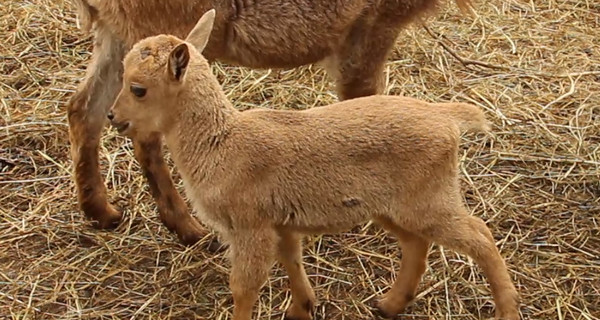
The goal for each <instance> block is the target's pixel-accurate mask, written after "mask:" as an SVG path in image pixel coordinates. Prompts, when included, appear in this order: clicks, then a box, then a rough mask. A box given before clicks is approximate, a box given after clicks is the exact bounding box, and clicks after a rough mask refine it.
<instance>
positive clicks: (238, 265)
mask: <svg viewBox="0 0 600 320" xmlns="http://www.w3.org/2000/svg"><path fill="white" fill-rule="evenodd" d="M230 239H231V242H230V245H231V247H230V248H231V249H230V250H231V276H230V280H229V286H230V288H231V293H232V294H233V320H250V319H252V310H253V308H254V304H255V303H256V301H257V300H258V294H259V292H260V289H261V288H262V286H263V285H264V283H265V281H267V277H268V274H269V270H270V269H271V266H272V265H273V261H274V260H275V252H276V250H277V234H276V233H275V231H274V230H273V229H268V228H265V229H262V228H256V229H242V230H235V232H234V233H233V234H232V235H231V236H230Z"/></svg>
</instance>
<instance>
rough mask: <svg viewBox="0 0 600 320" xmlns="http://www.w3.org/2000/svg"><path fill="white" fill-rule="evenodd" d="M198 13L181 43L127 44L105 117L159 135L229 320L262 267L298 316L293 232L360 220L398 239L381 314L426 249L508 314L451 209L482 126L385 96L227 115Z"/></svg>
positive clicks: (451, 108)
mask: <svg viewBox="0 0 600 320" xmlns="http://www.w3.org/2000/svg"><path fill="white" fill-rule="evenodd" d="M213 19H214V11H213V10H211V11H208V12H207V13H206V14H205V15H204V16H203V17H202V18H201V19H200V20H199V22H198V25H197V27H196V28H195V29H194V30H192V32H191V33H190V35H189V36H188V37H187V38H186V41H185V42H184V41H182V40H179V38H176V37H173V36H167V35H160V36H154V37H151V38H148V39H145V40H143V41H141V42H140V43H138V44H136V45H135V46H134V47H133V48H132V50H131V51H130V52H129V53H128V54H127V56H126V57H125V61H124V68H125V71H124V78H123V86H122V89H121V91H120V93H119V95H118V96H117V98H116V101H115V103H114V105H113V107H112V108H111V110H110V112H109V113H108V118H109V119H110V120H111V121H112V124H113V126H114V127H116V128H117V130H118V131H119V132H120V133H121V134H124V135H127V136H130V137H136V138H143V137H148V136H164V137H165V141H166V144H167V146H168V148H169V150H170V152H171V153H172V155H173V159H174V162H175V165H176V167H177V168H178V170H179V171H180V172H181V175H182V178H183V181H184V186H185V191H186V194H187V195H188V197H189V199H190V200H191V202H192V204H193V207H194V209H195V211H196V213H197V214H198V215H199V216H200V220H201V221H203V222H205V223H206V224H208V225H209V226H211V227H212V228H213V229H215V230H217V231H218V233H219V234H220V235H221V236H222V238H223V240H224V241H225V242H226V243H228V244H229V245H230V254H231V255H230V258H231V262H232V270H231V277H230V288H231V291H232V294H233V301H234V309H233V319H234V320H249V319H250V318H251V316H252V309H253V306H254V304H255V302H256V300H257V298H258V294H259V290H260V288H261V287H262V285H263V284H264V282H265V281H266V279H267V275H268V272H269V269H270V267H271V266H272V264H273V262H274V261H275V260H277V261H279V262H280V263H281V264H282V265H283V267H284V268H285V270H286V272H287V273H288V275H289V279H290V287H291V292H292V304H291V306H290V307H289V309H288V310H287V312H286V316H287V318H288V319H295V320H309V319H311V318H312V311H313V310H312V309H313V306H314V305H315V295H314V292H313V290H312V288H311V286H310V283H309V281H308V278H307V276H306V274H305V271H304V268H303V267H302V261H301V256H302V244H301V237H302V235H304V234H319V233H332V232H341V231H344V230H348V229H350V228H352V227H353V226H356V225H358V224H361V223H364V222H366V221H368V220H373V221H374V222H375V223H377V224H379V225H381V226H382V227H383V228H385V229H386V230H388V231H389V232H391V233H392V234H394V235H396V236H397V237H398V240H399V242H400V246H401V247H402V251H403V260H402V264H401V268H400V271H399V274H398V276H397V279H398V280H396V282H395V283H394V284H393V286H392V288H391V289H390V290H389V291H388V292H387V293H386V294H385V295H384V296H383V297H382V299H381V300H380V301H379V303H378V308H379V311H380V312H381V314H383V315H384V316H386V317H394V316H396V315H397V314H398V313H401V312H402V311H403V310H404V309H405V307H406V306H407V304H408V303H409V302H411V301H412V300H413V299H414V297H415V292H416V289H417V286H418V284H419V282H420V279H421V277H422V274H423V273H424V272H425V268H426V258H427V253H428V250H429V246H430V243H431V242H436V243H438V244H440V245H443V246H445V247H447V248H451V249H455V250H457V251H459V252H462V253H465V254H467V255H469V256H470V257H472V258H473V259H474V260H475V262H476V263H477V264H478V265H479V266H480V267H481V268H482V269H483V272H484V273H485V275H486V277H487V278H488V280H489V282H490V285H491V290H492V294H493V297H494V301H495V303H496V318H498V319H510V320H515V319H518V318H519V312H518V302H517V292H516V290H515V287H514V286H513V284H512V281H511V279H510V276H509V274H508V272H507V269H506V266H505V264H504V261H503V259H502V257H501V256H500V254H499V253H498V250H497V248H496V246H495V243H494V238H493V237H492V234H491V232H490V230H489V229H488V228H487V226H486V225H485V223H484V222H483V220H481V219H480V218H476V217H473V216H470V215H469V213H468V211H467V209H466V208H465V206H464V204H463V201H462V196H461V191H460V186H459V179H458V144H459V140H460V134H461V132H465V131H485V130H488V124H487V121H486V120H485V117H484V115H483V113H482V111H481V110H480V109H478V108H477V107H475V106H473V105H469V104H464V103H427V102H424V101H420V100H416V99H411V98H406V97H392V96H380V95H375V96H370V97H362V98H356V99H351V100H347V101H344V102H339V103H335V104H332V105H329V106H325V107H318V108H313V109H310V110H306V111H290V110H285V111H284V110H269V109H255V110H251V111H245V112H240V111H238V110H237V109H235V108H234V107H233V106H232V105H231V103H230V102H229V101H228V100H227V98H226V96H225V94H224V92H223V90H222V89H221V86H220V85H219V83H218V82H217V80H216V77H215V76H214V75H213V74H212V73H211V69H210V66H209V64H208V61H207V60H206V59H205V58H204V57H203V56H202V54H201V53H200V52H202V51H203V49H205V45H206V43H207V42H208V41H209V40H208V39H209V35H210V30H211V28H212V25H213Z"/></svg>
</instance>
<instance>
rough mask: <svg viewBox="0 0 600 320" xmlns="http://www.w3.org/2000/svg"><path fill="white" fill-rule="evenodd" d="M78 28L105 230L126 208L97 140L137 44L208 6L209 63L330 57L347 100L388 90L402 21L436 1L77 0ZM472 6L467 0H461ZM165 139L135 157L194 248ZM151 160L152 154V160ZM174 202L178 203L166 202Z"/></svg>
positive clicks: (76, 107) (77, 154) (84, 174)
mask: <svg viewBox="0 0 600 320" xmlns="http://www.w3.org/2000/svg"><path fill="white" fill-rule="evenodd" d="M73 1H74V2H75V3H76V4H77V8H78V13H79V19H80V21H81V25H82V26H83V27H84V28H85V29H86V30H93V31H94V39H95V42H94V51H93V54H92V61H91V63H90V65H89V67H88V70H87V75H86V78H85V80H84V81H83V82H82V83H81V84H80V86H79V88H78V89H77V92H76V93H75V95H74V96H73V97H72V99H71V101H70V103H69V106H68V114H69V126H70V130H71V148H72V154H73V160H74V163H75V180H76V183H77V188H78V195H79V204H80V206H81V208H82V209H83V211H84V212H85V214H86V216H88V217H90V218H91V219H92V220H94V221H95V222H96V225H97V226H99V227H102V228H105V227H111V226H115V225H116V224H118V222H119V221H120V219H121V214H120V213H119V212H118V211H117V210H115V209H114V208H113V207H112V206H111V205H110V204H108V202H107V199H106V189H105V187H104V185H103V183H102V178H101V176H100V170H99V167H98V144H99V139H100V133H101V130H102V127H103V125H104V123H105V115H106V111H107V110H108V108H109V107H110V105H111V104H112V102H113V101H114V97H115V96H116V94H117V90H118V87H119V86H120V84H121V76H122V69H121V60H122V58H123V57H124V54H125V51H126V50H127V49H129V48H131V46H132V45H133V44H134V43H136V42H137V41H139V40H141V39H143V38H145V37H148V36H152V35H157V34H161V33H166V34H174V35H177V36H179V37H183V36H185V35H187V33H188V32H189V31H190V30H191V29H192V27H193V26H194V24H195V23H196V22H197V21H198V18H199V17H200V16H201V15H202V14H203V13H204V12H206V11H207V10H209V9H210V8H215V9H216V12H217V16H216V19H215V28H214V30H213V32H212V36H211V38H210V40H209V43H208V45H207V47H206V50H205V51H204V55H205V56H206V57H207V58H208V59H209V60H217V59H218V60H221V61H225V62H229V63H233V64H237V65H242V66H247V67H254V68H275V67H277V68H279V67H296V66H300V65H304V64H309V63H315V62H318V61H323V62H324V63H325V66H326V68H327V70H328V71H329V73H330V74H331V75H332V76H333V77H334V79H335V80H336V82H337V90H338V92H339V96H340V97H341V98H342V99H349V98H354V97H361V96H367V95H372V94H376V93H379V92H381V91H382V86H383V81H382V70H383V65H384V62H385V59H386V56H387V54H388V52H389V51H390V49H391V47H392V45H393V43H394V40H395V39H396V36H397V35H398V32H399V30H400V27H401V26H402V25H404V24H406V23H407V22H409V21H410V20H411V19H412V18H414V17H415V16H417V15H418V14H422V13H425V12H428V11H431V9H433V8H434V7H435V6H436V4H437V2H438V0H343V1H331V0H311V1H309V0H263V1H254V0H223V1H220V0H219V1H217V0H170V1H162V0H144V1H141V0H118V1H117V0H73ZM456 1H457V3H458V4H459V6H461V7H467V6H468V4H469V0H456ZM158 143H159V141H158V140H156V139H150V140H148V141H137V142H135V143H134V144H135V146H136V148H138V149H139V150H136V156H137V159H138V161H139V162H140V164H141V166H142V170H143V171H144V173H145V175H146V177H147V178H148V181H149V183H150V185H151V186H152V187H151V189H152V195H153V196H154V198H155V199H156V201H157V203H158V210H159V212H160V216H161V219H162V220H163V221H164V222H165V224H166V225H167V226H168V227H169V228H170V229H173V230H175V231H176V232H177V234H178V235H179V238H180V239H181V241H182V242H183V243H186V244H191V243H195V242H196V241H197V240H198V239H200V238H201V237H202V236H203V235H204V232H203V231H202V229H201V228H200V225H199V224H198V223H197V222H195V221H193V219H191V217H190V215H189V214H188V212H187V210H186V208H185V203H184V202H183V200H182V199H181V197H180V196H179V194H178V193H177V191H176V190H175V189H174V188H173V187H172V185H173V182H172V180H171V178H170V176H169V175H168V169H167V167H166V166H165V165H164V162H163V161H162V160H159V159H158V158H160V157H162V155H161V154H160V153H158V152H159V151H160V146H158V145H156V144H158ZM148 159H154V160H152V161H148ZM168 203H172V204H173V205H172V206H170V205H165V204H168Z"/></svg>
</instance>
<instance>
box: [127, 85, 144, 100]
mask: <svg viewBox="0 0 600 320" xmlns="http://www.w3.org/2000/svg"><path fill="white" fill-rule="evenodd" d="M129 90H131V93H133V95H134V96H136V97H138V98H141V97H143V96H145V95H146V88H144V87H142V86H141V85H139V84H135V83H134V84H132V85H131V87H129Z"/></svg>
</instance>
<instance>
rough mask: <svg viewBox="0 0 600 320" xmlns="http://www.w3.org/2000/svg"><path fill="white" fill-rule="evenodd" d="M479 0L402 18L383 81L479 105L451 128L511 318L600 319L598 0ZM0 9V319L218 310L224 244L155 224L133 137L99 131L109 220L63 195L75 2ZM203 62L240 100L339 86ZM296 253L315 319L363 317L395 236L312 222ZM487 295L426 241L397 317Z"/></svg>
mask: <svg viewBox="0 0 600 320" xmlns="http://www.w3.org/2000/svg"><path fill="white" fill-rule="evenodd" d="M476 4H477V9H476V11H477V16H476V17H473V18H468V17H465V16H460V15H459V14H458V11H457V10H456V9H455V8H454V7H455V6H454V5H452V6H447V7H446V9H444V10H442V12H440V14H438V15H437V16H436V17H435V18H434V19H430V20H428V23H427V25H428V28H429V32H428V30H426V29H425V28H422V27H419V26H415V27H413V28H410V29H409V30H407V31H406V32H403V33H402V34H401V36H400V38H399V41H398V45H397V48H396V50H395V51H394V53H393V54H392V57H391V59H390V62H389V63H388V65H387V70H386V72H387V75H388V85H387V92H388V93H390V94H405V95H410V96H414V97H418V98H424V99H428V100H435V101H441V100H456V101H470V102H472V103H475V104H478V105H480V106H481V107H483V108H485V109H486V112H487V114H488V116H489V117H490V118H491V119H492V120H493V122H494V131H495V134H496V136H495V138H494V139H493V140H487V141H482V140H475V139H474V138H467V140H466V141H465V145H464V146H465V147H464V149H463V150H464V157H463V161H462V163H461V169H462V171H463V174H464V175H463V182H464V184H463V186H464V190H465V197H466V201H467V203H468V204H469V207H470V208H471V210H472V212H473V214H475V215H478V216H481V217H483V218H484V219H485V220H486V221H487V223H488V225H489V226H490V227H491V228H492V229H493V232H494V234H495V236H496V239H497V244H498V247H499V248H501V250H502V254H503V256H504V257H506V259H507V263H508V265H509V268H510V271H511V274H512V276H513V279H514V280H515V282H516V284H517V288H518V290H519V292H520V293H521V295H522V301H523V306H522V309H521V310H522V314H523V318H525V319H600V278H599V274H600V231H599V230H600V226H599V224H600V223H599V221H598V220H599V218H598V217H599V215H598V214H599V213H600V200H599V199H600V109H599V108H598V107H597V106H598V105H600V85H599V82H600V5H599V4H598V2H597V1H590V0H587V1H586V0H546V1H524V0H503V1H500V0H489V1H487V2H481V1H477V3H476ZM0 15H1V20H0V21H2V22H1V23H0V48H1V52H0V56H1V57H0V59H1V60H0V68H1V70H2V71H1V73H2V74H3V76H2V78H1V79H0V84H1V86H0V90H1V91H0V93H1V94H0V96H1V97H2V104H1V105H0V192H1V193H0V318H3V319H4V318H14V319H52V318H60V319H72V318H86V319H87V318H89V319H92V318H93V319H96V318H107V319H108V318H115V319H125V318H130V319H133V318H135V319H138V318H140V319H145V318H149V319H150V318H151V319H159V318H161V319H163V318H164V319H166V318H171V317H173V318H179V319H193V318H201V319H226V318H227V317H228V316H229V315H230V313H231V311H232V304H231V297H230V293H229V290H228V288H227V270H228V264H227V261H226V259H225V258H224V255H223V254H222V253H221V254H217V255H211V254H209V253H208V252H207V251H206V250H204V247H203V245H204V244H205V243H201V244H199V245H198V246H196V247H194V248H185V247H183V246H180V245H179V244H178V242H177V240H176V238H175V237H174V236H173V234H171V233H169V232H168V231H167V230H166V229H165V228H164V227H163V226H162V225H161V224H160V223H159V221H158V219H157V217H156V209H155V206H154V203H153V201H152V200H151V197H150V196H149V195H148V192H147V187H146V185H145V182H144V180H143V178H142V176H141V175H140V171H139V167H138V165H137V163H136V162H135V160H134V158H133V155H132V149H131V144H130V143H129V142H128V141H126V140H125V139H122V138H120V137H117V136H116V135H115V133H114V132H113V131H108V132H107V134H106V136H105V137H106V138H105V139H104V140H103V146H102V151H101V152H102V155H101V159H102V165H103V170H104V171H103V172H104V174H105V176H106V178H107V184H108V187H109V189H110V190H111V191H110V197H111V198H112V200H113V201H114V202H115V203H117V204H118V205H120V206H121V207H123V208H125V209H126V211H125V213H126V220H125V222H124V223H123V224H122V225H121V226H120V227H119V228H118V229H117V230H116V232H100V231H95V230H93V229H91V228H90V226H89V223H88V222H86V221H85V220H84V219H83V217H82V215H81V214H80V213H79V212H78V210H77V207H76V198H75V189H74V184H73V182H72V181H71V179H70V172H71V169H72V168H71V165H72V164H71V160H70V158H69V142H68V135H67V122H66V110H65V102H66V101H67V99H68V97H69V96H70V95H71V94H72V92H73V89H74V88H75V85H76V83H77V82H78V81H79V80H80V79H81V77H82V76H83V73H84V68H85V66H86V64H87V60H88V58H89V50H90V38H89V37H86V38H81V32H80V31H79V30H77V29H76V26H75V16H74V11H73V8H72V6H71V5H70V4H69V2H68V1H65V0H35V1H33V0H7V1H4V2H3V3H2V5H1V6H0ZM461 62H462V63H461ZM215 72H217V73H218V75H219V79H220V80H221V81H222V82H223V84H224V86H225V89H226V91H227V93H228V94H229V97H230V98H231V99H233V100H234V101H235V103H236V105H237V106H239V107H240V108H242V109H246V108H253V107H257V106H264V107H272V108H308V107H312V106H315V105H324V104H327V103H330V102H333V101H335V100H336V99H335V96H334V95H333V93H332V91H331V90H332V88H331V85H330V83H329V82H328V80H327V78H326V76H325V74H324V72H323V71H321V70H319V69H318V68H316V67H307V68H300V69H296V70H291V71H281V72H279V71H252V70H248V69H242V68H236V67H229V66H223V65H218V66H215ZM209 240H210V239H206V241H209ZM305 261H306V265H307V270H308V273H309V275H310V279H311V281H312V283H313V284H314V286H315V288H316V293H317V296H318V297H319V299H320V304H319V305H318V310H317V318H318V319H372V318H373V316H372V314H371V311H370V309H369V307H368V305H369V304H370V303H371V301H372V300H373V299H374V298H375V297H376V296H377V295H378V294H380V293H381V292H383V291H385V290H386V289H387V288H388V287H389V285H390V283H391V281H392V279H393V277H395V276H394V275H393V273H394V271H396V270H398V266H399V263H400V257H399V254H398V249H397V245H396V242H395V241H394V239H393V238H391V237H389V236H387V235H385V233H384V232H382V231H380V230H379V229H378V228H375V227H372V226H363V227H358V228H355V229H354V230H352V231H350V232H347V233H345V234H343V235H335V236H329V235H327V236H322V237H313V238H311V239H310V241H309V243H308V244H307V246H306V250H305ZM286 288H287V280H286V278H285V275H284V273H283V271H282V270H281V269H280V268H279V267H276V268H275V269H274V271H273V274H272V277H271V278H270V280H269V282H268V283H267V285H266V287H265V289H264V290H263V291H262V296H261V302H260V306H259V307H258V312H259V313H260V315H261V319H281V318H282V311H283V310H284V308H285V307H286V306H287V305H288V304H289V302H290V297H289V292H288V291H287V290H286ZM492 311H493V305H492V303H491V296H490V292H489V287H488V285H487V283H486V281H485V279H484V278H483V277H482V275H481V272H480V270H479V269H478V268H477V267H476V266H475V265H474V264H473V262H472V261H470V260H468V259H466V258H465V257H464V256H460V255H457V254H455V253H454V252H451V251H448V250H444V249H443V248H441V247H439V246H434V247H433V249H432V253H431V257H430V264H429V268H428V271H427V273H426V275H425V277H424V279H423V283H422V285H421V287H420V296H419V299H418V300H417V301H416V303H415V304H414V305H413V306H412V307H410V308H409V309H408V310H407V312H408V314H407V315H406V317H405V318H406V319H443V318H455V319H480V318H486V317H489V316H490V315H492Z"/></svg>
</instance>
